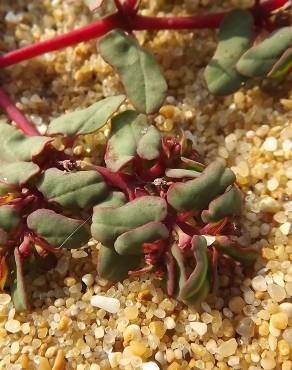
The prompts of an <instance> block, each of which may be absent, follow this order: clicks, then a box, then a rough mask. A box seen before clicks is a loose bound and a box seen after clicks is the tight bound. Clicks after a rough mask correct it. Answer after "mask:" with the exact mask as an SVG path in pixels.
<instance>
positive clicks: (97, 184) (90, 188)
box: [37, 168, 108, 209]
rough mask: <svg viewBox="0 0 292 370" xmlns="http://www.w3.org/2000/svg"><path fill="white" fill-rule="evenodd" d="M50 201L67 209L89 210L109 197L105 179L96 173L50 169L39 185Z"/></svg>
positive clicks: (39, 188)
mask: <svg viewBox="0 0 292 370" xmlns="http://www.w3.org/2000/svg"><path fill="white" fill-rule="evenodd" d="M37 188H38V190H39V191H40V192H41V193H42V194H43V195H44V196H45V197H46V198H47V199H48V200H49V201H50V202H56V203H58V204H60V205H61V206H62V207H65V208H82V209H83V208H88V207H92V206H93V205H95V204H96V203H97V202H99V201H100V200H103V199H104V198H106V196H107V195H108V188H107V185H106V183H105V182H104V180H103V177H102V176H101V175H100V174H99V173H97V172H96V171H79V172H63V171H61V170H58V169H57V168H50V169H48V170H47V171H45V173H44V174H43V176H42V178H41V180H40V181H39V182H38V184H37Z"/></svg>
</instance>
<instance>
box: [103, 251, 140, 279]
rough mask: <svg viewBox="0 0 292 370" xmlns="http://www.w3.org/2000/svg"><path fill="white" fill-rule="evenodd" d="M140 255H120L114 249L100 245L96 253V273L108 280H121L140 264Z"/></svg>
mask: <svg viewBox="0 0 292 370" xmlns="http://www.w3.org/2000/svg"><path fill="white" fill-rule="evenodd" d="M140 261H141V257H140V256H120V255H119V254H118V253H117V252H116V251H115V250H114V249H112V248H108V247H104V246H101V247H100V250H99V254H98V263H97V272H98V275H99V276H100V277H101V278H103V279H107V280H110V281H121V280H124V279H126V278H127V277H128V272H129V271H131V270H136V269H137V268H138V267H139V265H140Z"/></svg>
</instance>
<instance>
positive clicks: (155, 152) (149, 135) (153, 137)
mask: <svg viewBox="0 0 292 370" xmlns="http://www.w3.org/2000/svg"><path fill="white" fill-rule="evenodd" d="M160 150H161V135H160V132H159V131H158V130H157V128H156V127H154V126H149V127H148V129H147V131H146V132H145V134H144V135H143V136H142V137H141V139H140V140H139V142H138V147H137V153H138V155H139V157H140V158H142V159H146V160H148V161H151V160H153V159H156V158H158V157H159V156H160Z"/></svg>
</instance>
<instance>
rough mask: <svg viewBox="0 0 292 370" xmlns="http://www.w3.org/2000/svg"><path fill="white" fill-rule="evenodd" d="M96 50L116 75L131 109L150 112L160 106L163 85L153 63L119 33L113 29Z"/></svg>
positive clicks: (136, 45)
mask: <svg viewBox="0 0 292 370" xmlns="http://www.w3.org/2000/svg"><path fill="white" fill-rule="evenodd" d="M99 51H100V53H101V55H102V57H103V58H104V60H105V61H106V62H108V63H109V64H111V65H112V66H113V67H114V68H115V69H116V70H117V72H118V74H119V76H120V78H121V80H122V82H123V85H124V87H125V90H126V93H127V95H128V97H129V99H130V100H131V102H132V104H133V105H134V107H135V109H136V110H137V111H138V112H141V113H147V114H150V113H154V112H156V111H157V110H158V109H159V107H160V106H161V105H162V103H163V101H164V98H165V95H166V91H167V84H166V81H165V79H164V77H163V75H162V73H161V70H160V67H159V65H158V64H157V62H156V60H155V59H154V57H153V56H152V54H150V53H149V52H148V51H146V50H144V49H143V48H141V47H140V46H139V44H138V43H137V41H136V40H135V39H134V38H133V37H132V36H128V35H127V34H126V33H125V32H124V31H122V30H113V31H111V32H109V33H107V34H106V35H105V36H104V37H102V38H101V39H100V40H99Z"/></svg>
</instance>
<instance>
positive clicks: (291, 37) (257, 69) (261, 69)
mask: <svg viewBox="0 0 292 370" xmlns="http://www.w3.org/2000/svg"><path fill="white" fill-rule="evenodd" d="M291 46H292V27H283V28H280V29H279V30H277V31H275V32H273V33H272V34H271V35H270V36H269V37H268V38H266V39H265V40H264V41H263V42H261V43H260V44H258V45H256V46H254V47H252V48H251V49H249V50H248V51H247V52H246V53H244V54H243V56H242V57H241V58H240V59H239V61H238V63H237V65H236V69H237V70H238V72H239V73H241V74H243V75H244V76H248V77H262V76H265V75H267V74H268V72H269V71H270V70H271V69H272V68H273V66H274V65H275V63H276V62H277V60H278V59H279V57H280V56H281V55H282V54H283V53H284V52H285V51H286V49H288V48H290V47H291Z"/></svg>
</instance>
